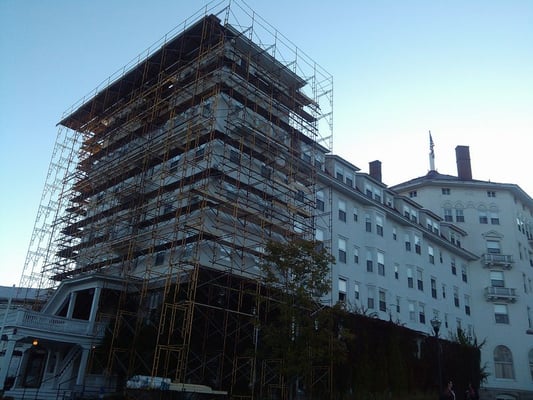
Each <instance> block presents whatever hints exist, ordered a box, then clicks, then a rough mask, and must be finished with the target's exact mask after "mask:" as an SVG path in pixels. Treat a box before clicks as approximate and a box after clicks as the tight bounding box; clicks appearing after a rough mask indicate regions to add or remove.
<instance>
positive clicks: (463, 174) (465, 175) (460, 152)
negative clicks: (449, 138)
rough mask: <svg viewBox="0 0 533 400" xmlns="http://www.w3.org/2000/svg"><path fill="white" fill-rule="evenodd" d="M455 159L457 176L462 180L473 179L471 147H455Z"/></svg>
mask: <svg viewBox="0 0 533 400" xmlns="http://www.w3.org/2000/svg"><path fill="white" fill-rule="evenodd" d="M455 159H456V161H457V177H458V178H459V179H460V180H462V181H470V180H472V167H471V166H470V149H469V147H468V146H457V147H456V148H455Z"/></svg>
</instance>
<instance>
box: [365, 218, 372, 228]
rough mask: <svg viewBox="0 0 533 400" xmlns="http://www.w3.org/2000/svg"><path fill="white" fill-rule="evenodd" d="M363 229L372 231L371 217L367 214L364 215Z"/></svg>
mask: <svg viewBox="0 0 533 400" xmlns="http://www.w3.org/2000/svg"><path fill="white" fill-rule="evenodd" d="M365 230H366V231H367V232H372V219H371V218H370V215H369V214H366V215H365Z"/></svg>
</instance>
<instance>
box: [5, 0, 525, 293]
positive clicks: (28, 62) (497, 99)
mask: <svg viewBox="0 0 533 400" xmlns="http://www.w3.org/2000/svg"><path fill="white" fill-rule="evenodd" d="M205 4H206V3H205V2H204V1H202V0H179V1H177V0H172V1H171V0H169V1H164V0H151V1H149V2H148V1H144V0H142V1H141V0H91V1H82V0H79V1H75V0H49V1H39V0H0V51H1V52H0V54H1V57H0V60H1V62H0V152H1V154H0V183H1V185H2V186H1V187H2V196H1V197H0V202H1V204H0V210H1V211H0V253H1V255H2V258H1V261H0V285H12V284H18V282H19V279H20V274H21V270H22V266H23V264H24V259H25V256H26V251H27V248H28V244H29V241H30V237H31V232H32V230H33V224H34V220H35V217H36V212H37V208H38V204H39V202H40V197H41V192H42V189H43V185H44V182H45V178H46V171H47V168H48V164H49V161H50V158H51V154H52V149H53V145H54V142H55V135H56V133H57V128H56V123H57V122H58V121H59V120H60V118H61V116H62V114H63V112H64V111H65V110H67V109H69V108H70V106H71V105H72V104H74V103H76V102H77V101H78V100H79V99H80V98H82V97H83V96H85V95H86V94H88V93H89V92H90V91H91V90H92V89H94V88H95V87H96V86H97V85H98V84H100V83H101V82H102V81H104V80H105V79H106V78H107V77H108V76H110V75H111V74H113V73H114V72H116V71H117V70H119V69H121V67H123V66H124V65H125V64H127V63H128V62H130V61H131V60H132V59H134V58H135V57H136V56H137V55H138V54H140V53H142V52H143V51H144V50H145V49H147V48H148V47H149V46H150V45H151V44H153V43H155V42H156V41H158V40H159V39H160V38H161V37H162V36H163V35H164V34H165V33H167V32H168V31H170V30H171V29H172V28H174V27H175V26H177V25H179V24H180V23H181V22H182V21H183V20H184V19H186V18H188V17H189V16H191V15H192V14H194V13H195V12H196V11H197V10H198V9H200V8H201V7H202V6H203V5H205ZM247 4H248V5H249V6H250V7H252V8H253V9H254V10H255V11H256V12H257V13H258V14H259V15H261V16H262V17H263V18H264V19H266V20H267V21H268V22H270V24H271V25H273V26H274V27H275V28H277V29H278V30H279V31H280V32H281V33H283V34H284V35H285V36H286V37H288V38H289V39H290V40H291V41H292V42H293V43H294V44H296V45H297V46H298V47H299V48H300V49H302V50H303V51H304V52H305V53H306V54H307V55H308V56H310V57H311V58H312V59H314V60H315V61H316V62H317V63H318V64H320V65H321V66H322V67H323V68H324V69H326V70H327V71H329V72H330V73H331V74H332V75H333V78H334V93H335V96H334V152H335V153H337V154H339V155H341V156H342V157H344V158H346V159H348V160H349V161H351V162H352V163H353V164H355V165H357V166H358V167H360V168H361V169H362V170H363V171H367V170H368V162H370V161H373V160H376V159H379V160H381V161H382V163H383V180H384V182H385V183H386V184H388V185H394V184H397V183H400V182H402V181H405V180H407V179H411V178H414V177H417V176H421V175H424V174H425V173H426V172H427V171H428V168H429V162H428V151H429V143H428V131H429V130H431V132H432V135H433V139H434V142H435V152H436V167H437V170H438V171H439V172H441V173H446V174H456V164H455V146H456V145H467V146H470V155H471V160H472V170H473V176H474V178H476V179H482V180H492V181H495V182H505V183H516V184H518V185H520V186H521V187H522V189H524V190H525V191H526V192H528V193H529V194H530V195H533V178H532V174H531V171H532V170H533V168H532V165H531V164H532V163H531V158H530V157H531V153H532V151H531V149H532V145H531V142H532V138H533V1H532V0H500V1H493V0H468V1H465V0H447V1H439V0H434V1H431V0H430V1H428V0H421V1H415V0H412V1H411V0H403V1H401V0H365V1H363V0H340V1H329V2H325V1H313V0H289V1H287V0H284V1H279V0H270V1H261V0H249V1H248V2H247Z"/></svg>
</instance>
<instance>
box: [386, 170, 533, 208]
mask: <svg viewBox="0 0 533 400" xmlns="http://www.w3.org/2000/svg"><path fill="white" fill-rule="evenodd" d="M443 183H446V184H447V185H454V186H469V187H471V188H475V187H478V188H480V189H484V190H487V189H488V190H508V191H510V192H511V193H513V194H514V195H515V196H517V197H518V198H520V199H521V200H522V202H524V203H525V204H528V205H529V206H530V207H531V208H533V199H532V198H531V197H530V196H529V195H528V194H527V193H526V192H525V191H524V190H522V188H521V187H520V186H518V185H516V184H514V183H499V182H491V181H482V180H477V179H467V180H465V179H459V178H458V177H457V176H454V175H446V174H441V173H439V172H437V171H429V172H428V173H427V174H426V175H423V176H420V177H418V178H414V179H411V180H408V181H405V182H403V183H399V184H397V185H394V186H391V187H390V189H393V190H396V191H398V192H402V191H405V190H409V189H414V188H417V187H422V186H429V185H442V184H443Z"/></svg>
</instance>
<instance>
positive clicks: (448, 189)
mask: <svg viewBox="0 0 533 400" xmlns="http://www.w3.org/2000/svg"><path fill="white" fill-rule="evenodd" d="M441 192H442V194H443V195H445V196H449V195H450V188H442V189H441Z"/></svg>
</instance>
